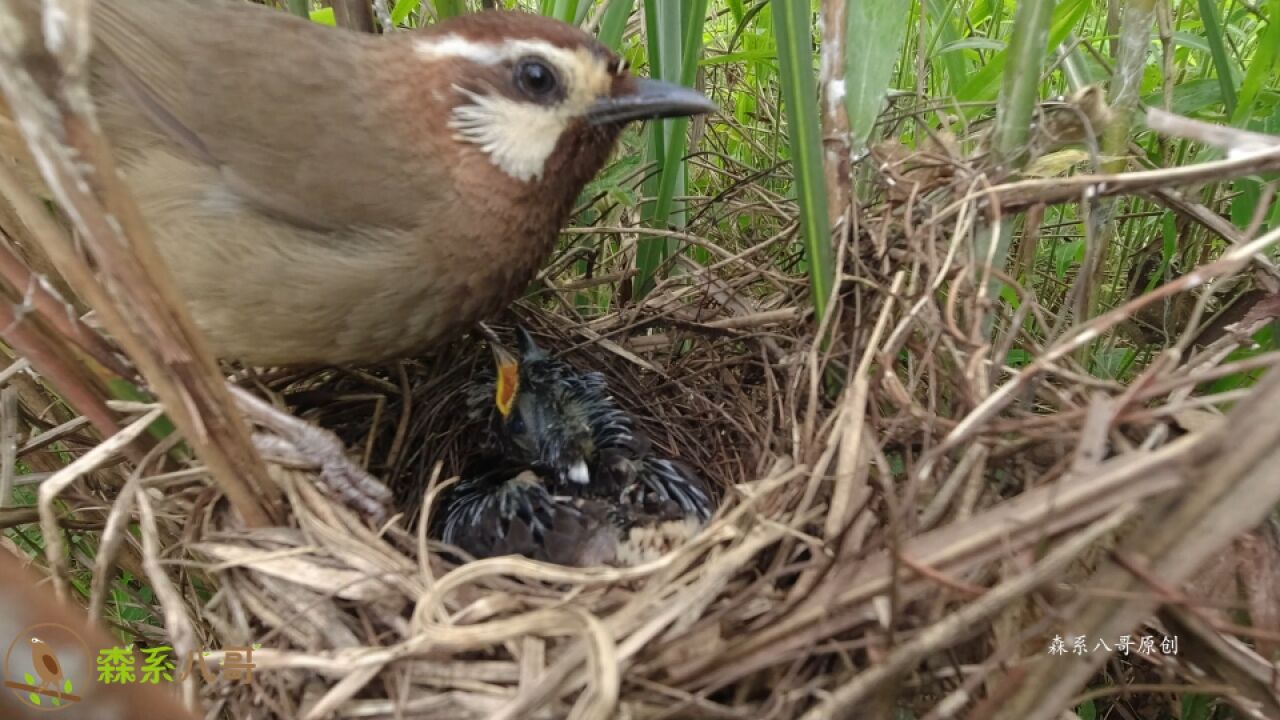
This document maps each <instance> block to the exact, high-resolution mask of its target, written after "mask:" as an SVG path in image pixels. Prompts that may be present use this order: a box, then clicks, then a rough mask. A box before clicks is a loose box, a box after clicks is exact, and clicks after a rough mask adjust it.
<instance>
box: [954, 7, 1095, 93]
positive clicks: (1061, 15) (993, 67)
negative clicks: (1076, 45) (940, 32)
mask: <svg viewBox="0 0 1280 720" xmlns="http://www.w3.org/2000/svg"><path fill="white" fill-rule="evenodd" d="M1022 5H1023V3H1018V10H1021V9H1022ZM1090 7H1091V3H1090V0H1062V2H1060V3H1058V7H1057V9H1055V10H1053V17H1052V21H1051V22H1050V25H1049V41H1048V42H1047V43H1040V42H1036V43H1035V44H1036V45H1037V46H1040V45H1042V44H1043V46H1044V47H1045V48H1056V47H1058V46H1059V45H1061V44H1062V41H1063V40H1065V39H1066V38H1067V35H1069V34H1070V33H1071V30H1072V28H1074V27H1076V26H1077V25H1078V24H1079V23H1080V20H1081V19H1082V18H1083V17H1084V16H1085V13H1086V12H1088V10H1089V9H1090ZM1014 23H1015V28H1014V31H1013V33H1012V35H1013V38H1012V39H1011V41H1010V47H1009V49H1008V50H1005V51H1002V52H998V53H996V54H995V55H992V56H991V59H990V60H988V61H987V63H986V64H985V65H984V66H983V67H982V69H980V70H978V71H977V72H976V73H974V74H973V77H972V78H971V79H970V80H969V82H967V83H965V85H964V87H962V88H960V89H959V90H958V91H957V92H956V99H957V100H959V101H960V102H985V101H988V100H991V99H993V98H995V97H996V96H997V94H998V93H999V89H1000V80H1001V78H1004V79H1005V81H1006V82H1008V81H1009V78H1008V76H1009V75H1021V74H1022V73H1024V72H1026V68H1025V67H1023V66H1019V65H1017V64H1016V61H1015V60H1013V59H1011V54H1012V53H1013V52H1014V48H1013V46H1014V45H1016V44H1017V43H1018V42H1023V43H1028V42H1030V41H1031V38H1020V36H1019V35H1018V34H1017V33H1018V30H1017V15H1016V11H1015V16H1014ZM1007 67H1015V68H1018V72H1017V73H1006V72H1005V69H1006V68H1007ZM1035 67H1040V61H1039V60H1037V61H1036V64H1035ZM1032 81H1033V82H1039V75H1038V74H1037V76H1036V77H1035V78H1032ZM981 111H982V108H981V107H973V108H971V109H969V110H966V113H967V114H969V115H975V114H977V113H979V112H981Z"/></svg>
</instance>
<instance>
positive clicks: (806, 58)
mask: <svg viewBox="0 0 1280 720" xmlns="http://www.w3.org/2000/svg"><path fill="white" fill-rule="evenodd" d="M770 5H771V6H772V7H773V22H774V34H775V36H776V38H777V42H778V65H779V69H780V71H781V95H782V106H783V110H784V111H785V113H786V118H787V129H788V135H789V139H790V143H791V157H792V162H793V163H794V165H795V192H796V201H797V203H798V205H799V207H800V228H801V232H802V233H803V235H804V245H805V253H806V257H807V260H808V264H809V290H810V293H811V294H812V296H813V305H814V309H815V310H816V312H817V316H818V319H819V321H821V319H822V318H823V316H825V315H826V311H827V300H828V298H829V297H830V295H831V288H832V283H833V282H834V280H835V263H834V260H833V259H832V255H833V253H832V251H831V228H830V227H829V226H828V225H827V192H826V183H825V181H824V180H823V177H822V135H821V133H820V131H819V127H820V126H819V122H818V93H817V88H816V87H815V82H814V72H813V38H812V35H811V32H812V28H813V22H812V20H811V18H810V13H809V3H808V2H771V3H770ZM855 37H859V36H858V35H852V36H851V39H852V38H855ZM851 44H853V43H851Z"/></svg>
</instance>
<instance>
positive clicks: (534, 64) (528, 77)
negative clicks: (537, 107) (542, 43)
mask: <svg viewBox="0 0 1280 720" xmlns="http://www.w3.org/2000/svg"><path fill="white" fill-rule="evenodd" d="M557 84H558V81H557V80H556V74H555V71H554V70H552V69H551V67H550V66H548V65H547V64H546V63H545V62H543V61H541V60H534V59H525V60H521V61H520V62H519V63H517V64H516V86H517V87H519V88H520V90H521V91H522V92H524V93H525V94H526V95H528V96H530V97H534V98H544V97H546V96H547V95H550V94H551V93H552V92H554V91H555V89H556V85H557Z"/></svg>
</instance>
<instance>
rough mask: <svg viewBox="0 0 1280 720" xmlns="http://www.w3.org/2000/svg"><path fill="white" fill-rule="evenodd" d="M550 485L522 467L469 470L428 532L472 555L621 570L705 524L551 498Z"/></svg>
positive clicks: (612, 504)
mask: <svg viewBox="0 0 1280 720" xmlns="http://www.w3.org/2000/svg"><path fill="white" fill-rule="evenodd" d="M549 485H551V483H549V482H548V478H546V477H545V476H543V475H540V474H539V473H538V472H537V471H536V470H534V469H533V468H530V467H527V466H526V467H523V468H522V467H518V466H512V465H507V464H503V463H500V462H497V463H496V464H494V465H492V466H490V467H489V468H487V469H483V470H477V469H474V468H473V471H472V473H470V474H468V476H467V477H466V478H465V479H464V480H462V481H461V482H459V483H458V484H457V485H455V486H454V487H452V488H450V490H449V492H448V493H447V494H446V496H445V497H444V498H443V500H442V501H441V503H440V509H439V511H438V513H437V514H436V516H435V520H434V522H433V523H432V525H433V527H432V533H431V534H432V536H433V537H437V538H439V539H440V540H442V541H444V542H446V543H448V544H450V545H453V546H456V547H459V548H461V549H462V550H464V551H466V552H467V553H468V554H470V555H472V556H473V557H477V558H485V557H496V556H499V555H523V556H525V557H529V558H532V559H534V560H541V561H543V562H552V563H557V564H560V565H572V566H577V567H589V566H593V565H617V566H623V567H627V566H632V565H639V564H641V563H645V562H650V561H652V560H656V559H658V558H659V557H661V556H662V555H663V554H664V553H666V552H669V551H670V550H671V549H672V548H673V547H675V546H676V545H678V544H680V543H682V542H684V541H686V540H688V539H689V538H690V537H692V536H693V535H694V534H695V533H697V531H698V530H700V529H701V528H702V526H703V525H704V524H705V520H704V519H702V518H699V517H697V516H689V515H685V514H684V513H682V512H680V511H679V510H677V509H676V508H674V507H673V506H671V505H666V506H665V507H664V508H662V509H661V510H660V511H659V512H656V513H651V512H645V511H644V510H643V509H642V508H641V507H639V506H637V505H633V504H629V503H626V502H617V501H610V500H606V499H602V498H597V497H582V496H572V495H553V494H552V493H551V491H550V490H549V489H548V487H549Z"/></svg>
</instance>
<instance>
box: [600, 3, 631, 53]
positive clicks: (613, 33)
mask: <svg viewBox="0 0 1280 720" xmlns="http://www.w3.org/2000/svg"><path fill="white" fill-rule="evenodd" d="M635 6H636V1H635V0H609V5H608V7H606V8H605V9H604V17H603V18H602V19H601V20H600V34H599V39H600V42H602V43H604V45H605V47H607V48H609V49H610V50H613V51H614V52H617V51H618V50H621V49H622V36H623V34H624V33H626V31H627V20H629V19H631V11H632V10H634V9H635Z"/></svg>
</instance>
